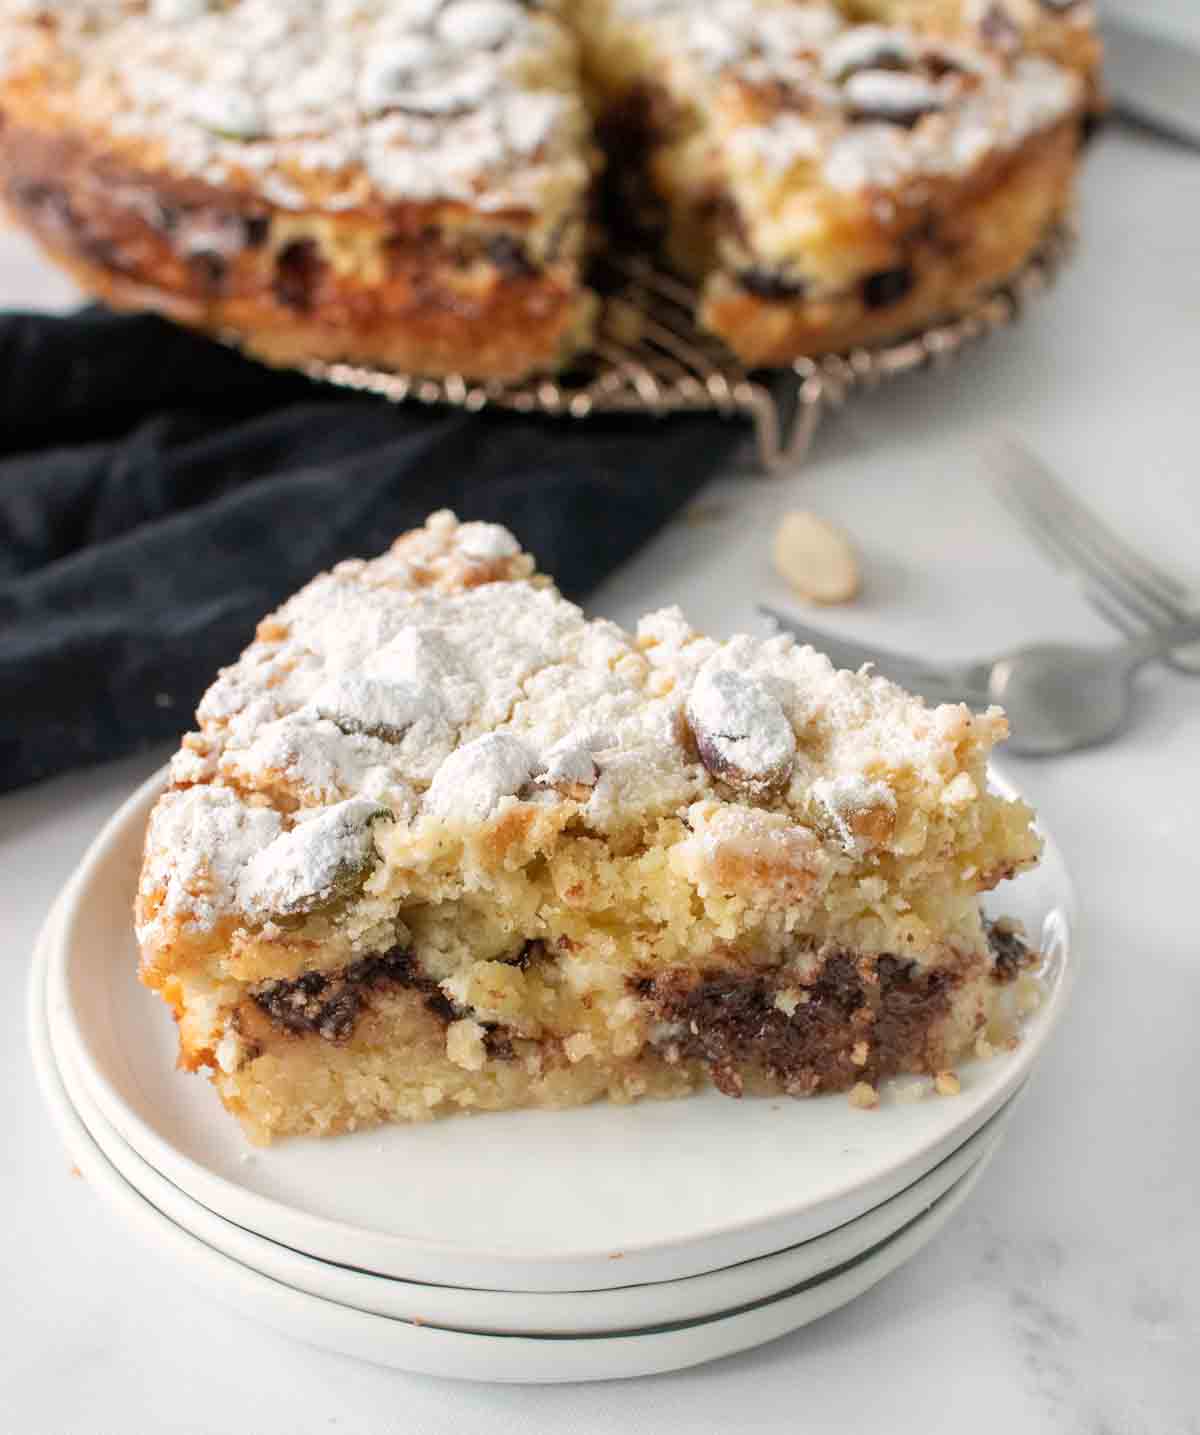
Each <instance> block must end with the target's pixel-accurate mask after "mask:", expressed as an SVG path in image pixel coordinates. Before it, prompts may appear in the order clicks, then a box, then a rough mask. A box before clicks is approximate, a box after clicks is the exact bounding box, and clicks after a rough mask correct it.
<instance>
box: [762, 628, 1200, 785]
mask: <svg viewBox="0 0 1200 1435" xmlns="http://www.w3.org/2000/svg"><path fill="white" fill-rule="evenodd" d="M758 611H759V612H760V613H762V614H763V615H764V616H765V617H768V618H770V619H772V621H774V622H775V623H776V624H777V625H778V626H779V627H780V628H782V629H783V630H784V631H785V632H788V633H791V634H792V636H793V637H795V638H796V639H798V641H800V642H802V643H807V644H809V645H810V646H811V647H814V648H816V649H817V650H818V651H819V652H823V653H825V654H827V655H828V657H829V658H830V660H831V661H832V662H833V664H834V665H835V666H836V667H839V668H854V669H857V668H860V667H862V665H863V664H864V663H870V664H872V665H873V666H874V667H875V669H876V670H877V671H878V672H880V673H882V674H883V675H884V677H887V678H891V679H892V681H893V682H896V683H899V684H900V685H901V687H905V688H908V689H910V690H911V691H912V692H916V693H919V694H921V696H922V697H925V698H928V699H930V700H931V701H933V702H965V703H967V704H968V705H969V706H971V707H985V706H986V705H987V704H989V703H1001V704H1003V706H1004V708H1005V710H1006V711H1007V713H1008V717H1009V722H1010V723H1011V725H1012V736H1011V738H1010V739H1009V742H1008V751H1009V752H1014V753H1020V754H1021V755H1023V756H1026V757H1048V756H1051V755H1053V754H1056V753H1063V752H1072V751H1074V750H1075V749H1076V748H1081V747H1093V746H1095V745H1096V744H1098V743H1102V742H1107V741H1108V740H1109V739H1110V738H1114V737H1116V736H1117V735H1118V733H1121V732H1123V731H1124V730H1125V728H1127V727H1128V726H1129V720H1130V709H1131V703H1132V684H1133V676H1134V674H1135V673H1136V672H1137V671H1138V669H1139V668H1141V667H1144V666H1145V665H1146V664H1147V663H1150V662H1153V661H1155V660H1156V659H1158V660H1161V659H1163V658H1164V657H1165V656H1166V655H1167V654H1168V653H1169V652H1170V651H1171V649H1172V648H1174V647H1178V646H1181V645H1183V644H1185V643H1192V642H1197V641H1200V618H1194V619H1192V621H1191V622H1188V623H1181V624H1176V625H1173V626H1172V627H1169V628H1159V629H1156V630H1154V631H1151V632H1148V633H1144V634H1142V635H1141V637H1138V638H1134V639H1132V640H1131V641H1129V642H1127V643H1123V644H1121V645H1120V646H1119V647H1115V648H1079V647H1073V646H1070V645H1068V644H1066V643H1037V644H1033V645H1030V646H1029V647H1024V648H1016V649H1014V650H1013V651H1012V652H1009V653H1001V654H999V655H998V656H997V657H994V658H987V659H983V660H981V661H978V662H970V663H950V664H946V665H939V664H932V663H928V662H926V661H925V660H924V659H921V658H913V657H910V656H908V655H907V654H904V653H893V652H889V651H888V650H887V649H884V648H877V647H875V646H873V645H869V644H862V643H855V642H850V641H848V640H846V639H843V638H839V637H838V636H837V635H836V634H833V633H826V632H822V631H821V630H820V629H817V628H809V627H807V626H806V625H805V624H803V623H798V622H797V621H796V620H795V619H794V618H791V617H789V616H788V615H787V614H786V613H780V612H778V611H777V610H776V609H774V608H770V607H766V606H764V605H761V604H760V605H759V609H758Z"/></svg>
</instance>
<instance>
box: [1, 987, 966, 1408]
mask: <svg viewBox="0 0 1200 1435" xmlns="http://www.w3.org/2000/svg"><path fill="white" fill-rule="evenodd" d="M43 983H44V967H43V966H42V965H41V964H40V963H39V964H37V965H36V966H35V968H34V971H33V973H32V976H31V979H30V986H29V1030H30V1044H31V1047H32V1053H33V1062H34V1068H35V1071H36V1073H37V1077H38V1083H39V1085H40V1086H41V1089H42V1094H43V1096H44V1097H45V1099H46V1102H47V1105H48V1106H49V1108H50V1113H51V1116H52V1118H53V1120H54V1123H55V1125H56V1127H57V1128H58V1131H59V1133H60V1135H61V1136H62V1138H63V1140H64V1142H65V1144H66V1146H67V1148H68V1150H69V1151H70V1153H71V1156H72V1158H73V1159H74V1161H75V1162H76V1164H77V1165H78V1166H79V1169H80V1171H81V1173H82V1174H83V1176H84V1177H85V1178H86V1179H87V1181H88V1183H89V1185H90V1186H91V1187H92V1189H93V1190H95V1191H97V1192H98V1193H99V1194H100V1196H101V1197H102V1199H104V1200H105V1201H106V1202H107V1203H108V1204H109V1205H110V1206H112V1207H113V1208H114V1209H115V1210H116V1211H117V1212H118V1214H119V1215H120V1216H121V1217H122V1218H123V1219H124V1221H125V1222H126V1224H127V1225H128V1226H129V1228H130V1230H131V1231H132V1232H133V1234H134V1235H135V1236H136V1237H137V1238H138V1239H139V1240H141V1241H142V1242H143V1243H144V1244H145V1245H147V1246H148V1247H150V1248H151V1249H153V1250H154V1251H155V1252H156V1254H158V1255H160V1256H162V1257H164V1258H167V1259H169V1260H170V1261H171V1265H172V1268H173V1269H174V1270H176V1271H178V1272H179V1273H180V1274H181V1275H182V1276H183V1277H184V1278H185V1279H186V1280H188V1281H189V1282H190V1283H192V1284H193V1285H195V1286H197V1287H199V1288H200V1289H201V1290H203V1291H205V1292H206V1293H208V1294H209V1295H211V1296H213V1297H214V1298H216V1299H218V1300H220V1301H222V1302H223V1303H224V1304H226V1305H229V1306H231V1307H232V1308H233V1309H235V1310H238V1311H239V1312H241V1313H242V1314H243V1315H246V1316H248V1317H250V1318H251V1319H255V1320H259V1321H262V1322H263V1323H264V1324H266V1325H269V1326H271V1327H272V1328H273V1329H275V1330H278V1331H281V1332H283V1333H284V1334H287V1335H291V1336H294V1337H295V1338H296V1339H298V1340H302V1341H304V1342H305V1343H307V1344H309V1345H316V1346H320V1347H322V1348H324V1349H327V1350H332V1351H336V1352H338V1353H339V1354H342V1355H351V1356H357V1357H358V1358H360V1359H362V1360H369V1361H372V1362H373V1363H375V1364H378V1365H386V1366H391V1367H393V1368H394V1369H397V1370H407V1371H413V1372H417V1373H419V1374H424V1375H440V1376H448V1377H452V1378H455V1379H460V1380H487V1381H510V1382H523V1383H540V1384H550V1383H558V1382H565V1381H576V1380H622V1379H629V1378H631V1377H634V1376H640V1375H658V1374H662V1373H665V1372H666V1371H671V1370H682V1369H685V1368H686V1367H688V1366H692V1365H700V1364H703V1363H704V1362H705V1361H709V1360H716V1359H719V1358H720V1357H722V1356H726V1355H734V1354H736V1353H737V1352H739V1351H743V1350H749V1349H751V1348H752V1347H753V1346H757V1345H762V1344H764V1343H765V1342H767V1341H769V1340H775V1339H777V1338H778V1337H779V1336H782V1335H786V1334H788V1332H790V1331H793V1330H797V1329H799V1328H800V1327H801V1326H803V1325H807V1324H808V1323H809V1322H811V1321H814V1320H818V1319H819V1318H820V1317H821V1316H823V1315H827V1314H829V1312H830V1311H833V1310H836V1309H838V1307H840V1306H842V1305H845V1304H846V1303H847V1302H848V1301H851V1300H853V1299H855V1297H856V1296H859V1295H861V1294H862V1293H863V1292H864V1291H866V1290H869V1289H870V1287H871V1286H873V1285H875V1284H876V1283H877V1282H878V1281H880V1280H882V1279H883V1278H884V1276H886V1275H888V1274H890V1272H892V1271H894V1270H895V1269H896V1268H897V1267H898V1266H900V1265H902V1264H903V1263H904V1262H905V1261H906V1260H908V1259H909V1257H911V1256H913V1255H915V1254H916V1252H917V1251H919V1250H920V1249H921V1247H922V1246H924V1245H925V1244H926V1243H927V1242H928V1241H930V1240H931V1239H932V1238H933V1237H934V1236H935V1235H936V1234H937V1232H938V1231H939V1230H940V1229H941V1227H942V1226H943V1225H944V1224H945V1223H946V1221H947V1220H949V1218H950V1216H951V1215H953V1213H954V1212H955V1211H956V1210H957V1209H958V1207H959V1206H960V1205H961V1204H962V1202H963V1201H965V1200H966V1198H967V1197H968V1196H969V1195H970V1193H971V1190H972V1189H973V1188H974V1185H975V1183H976V1181H977V1180H978V1179H979V1176H980V1174H981V1173H982V1171H983V1168H984V1167H985V1166H986V1165H987V1162H988V1159H989V1157H988V1156H986V1155H985V1156H984V1157H983V1158H982V1159H981V1160H980V1161H978V1162H976V1164H975V1166H974V1167H973V1168H972V1169H971V1170H970V1171H968V1172H967V1174H966V1175H965V1176H964V1177H963V1178H962V1179H961V1180H960V1181H959V1182H958V1183H957V1184H956V1185H955V1186H953V1187H951V1189H950V1190H949V1191H948V1192H947V1193H946V1194H945V1195H944V1196H942V1197H941V1198H940V1200H939V1201H938V1202H937V1203H936V1204H935V1205H934V1206H933V1207H931V1208H930V1210H928V1211H927V1212H926V1213H925V1214H924V1215H923V1216H920V1217H918V1219H917V1220H916V1221H913V1222H911V1223H910V1224H909V1225H907V1226H905V1227H904V1229H903V1230H902V1231H900V1232H899V1233H898V1234H897V1235H895V1236H893V1237H891V1239H889V1240H888V1241H885V1242H884V1243H883V1244H882V1245H881V1246H878V1247H876V1248H875V1249H874V1250H873V1251H871V1252H870V1253H868V1254H867V1255H865V1256H862V1257H860V1258H858V1259H857V1260H856V1261H854V1262H853V1263H851V1264H850V1265H848V1266H846V1267H843V1268H841V1269H840V1270H838V1271H836V1272H834V1273H833V1274H831V1275H830V1276H828V1277H827V1278H825V1279H823V1280H820V1281H817V1282H815V1283H813V1284H811V1285H809V1286H808V1287H807V1288H805V1289H803V1290H800V1291H795V1292H791V1293H788V1294H785V1295H783V1296H781V1297H779V1298H776V1299H773V1300H768V1301H764V1302H761V1303H758V1304H756V1305H754V1306H751V1307H750V1308H748V1309H743V1310H739V1311H737V1312H735V1313H733V1314H727V1315H722V1316H719V1317H716V1318H714V1319H709V1320H701V1321H696V1322H691V1323H685V1324H682V1325H676V1326H673V1327H670V1328H667V1329H661V1330H656V1331H648V1332H637V1333H628V1334H621V1335H608V1336H578V1337H565V1338H564V1337H561V1336H560V1337H555V1336H524V1335H482V1334H476V1333H473V1332H463V1331H458V1330H446V1329H443V1328H440V1327H438V1326H433V1325H420V1324H416V1323H414V1322H411V1321H403V1320H393V1319H388V1318H387V1317H385V1316H379V1315H373V1314H369V1313H367V1312H364V1311H361V1310H356V1309H354V1308H352V1307H348V1306H344V1305H339V1304H337V1303H335V1302H333V1301H329V1300H324V1299H321V1298H320V1297H317V1296H312V1295H308V1294H305V1293H304V1292H303V1291H299V1290H296V1289H294V1288H293V1287H291V1286H289V1285H287V1284H284V1283H282V1282H279V1281H275V1280H272V1279H270V1278H269V1277H267V1276H264V1275H262V1274H260V1273H259V1272H257V1271H255V1270H252V1269H250V1268H249V1267H247V1266H244V1265H242V1264H241V1263H240V1262H238V1261H236V1260H233V1259H231V1258H230V1257H228V1256H226V1255H223V1254H221V1253H220V1252H219V1251H217V1250H214V1249H213V1248H212V1247H211V1246H209V1245H207V1244H205V1242H203V1241H201V1240H199V1239H198V1238H197V1237H195V1236H193V1235H191V1234H190V1233H189V1232H188V1231H186V1230H185V1229H184V1228H183V1227H182V1226H178V1225H176V1224H175V1222H173V1221H171V1220H170V1219H168V1217H167V1216H165V1215H164V1214H163V1213H162V1212H161V1211H159V1210H158V1209H157V1208H156V1207H155V1206H154V1205H152V1204H151V1203H150V1202H149V1201H147V1200H145V1199H144V1198H143V1197H142V1196H141V1195H139V1193H138V1192H137V1191H136V1190H135V1189H134V1187H133V1186H131V1185H130V1184H129V1183H128V1182H127V1181H125V1180H124V1179H123V1177H122V1176H121V1174H120V1172H119V1171H118V1170H117V1169H116V1167H115V1166H113V1165H112V1164H111V1163H110V1162H109V1161H108V1159H107V1158H106V1157H105V1155H104V1153H103V1151H102V1150H101V1149H100V1147H99V1146H98V1145H97V1144H96V1142H95V1141H94V1140H93V1139H92V1137H91V1136H90V1134H89V1132H88V1129H87V1127H86V1126H85V1125H84V1123H83V1121H82V1120H81V1119H80V1117H79V1115H78V1114H77V1113H76V1111H75V1109H74V1107H73V1106H72V1105H71V1102H70V1099H69V1097H68V1095H67V1092H66V1089H65V1087H64V1086H63V1083H62V1080H61V1078H60V1076H59V1072H58V1069H57V1067H56V1065H55V1062H54V1055H53V1052H52V1050H51V1045H50V1035H49V1025H48V1022H47V1020H46V998H45V991H44V985H43Z"/></svg>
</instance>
